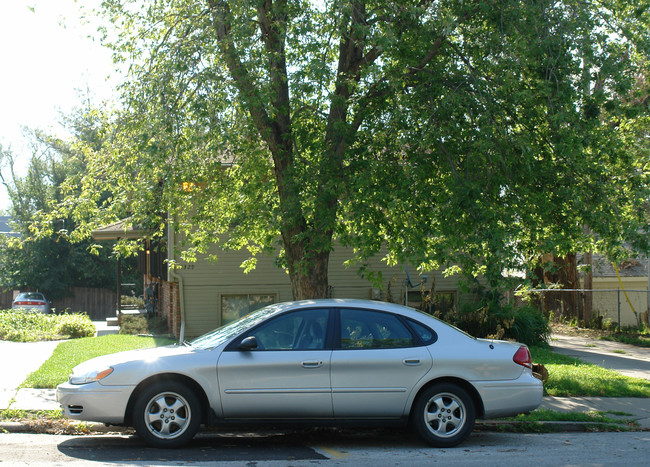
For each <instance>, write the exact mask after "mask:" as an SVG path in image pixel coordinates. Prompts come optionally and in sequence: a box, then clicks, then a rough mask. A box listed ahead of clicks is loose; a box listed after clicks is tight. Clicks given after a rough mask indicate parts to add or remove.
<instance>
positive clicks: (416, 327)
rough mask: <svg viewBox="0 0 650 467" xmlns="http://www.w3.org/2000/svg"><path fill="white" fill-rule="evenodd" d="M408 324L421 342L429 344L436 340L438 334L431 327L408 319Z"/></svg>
mask: <svg viewBox="0 0 650 467" xmlns="http://www.w3.org/2000/svg"><path fill="white" fill-rule="evenodd" d="M408 323H409V325H410V326H411V328H413V331H415V333H416V334H417V335H418V337H419V338H420V340H421V341H422V343H423V344H425V345H429V344H432V343H434V342H435V341H436V339H437V338H438V336H437V335H436V333H434V332H433V331H432V330H431V329H429V328H427V327H425V326H423V325H421V324H420V323H416V322H415V321H412V320H410V319H409V320H408Z"/></svg>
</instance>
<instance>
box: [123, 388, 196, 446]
mask: <svg viewBox="0 0 650 467" xmlns="http://www.w3.org/2000/svg"><path fill="white" fill-rule="evenodd" d="M200 425H201V403H200V401H199V399H198V397H197V396H196V394H195V393H194V391H192V390H191V389H190V388H188V387H187V386H186V385H185V384H183V383H179V382H175V381H169V382H159V383H156V384H154V385H153V386H151V387H150V388H147V389H145V390H144V391H143V392H142V393H141V394H140V395H139V396H138V399H137V400H136V403H135V405H134V406H133V427H134V428H135V431H136V432H137V433H138V435H139V436H140V437H141V438H142V439H144V441H145V442H147V444H149V445H151V446H155V447H159V448H175V447H179V446H182V445H184V444H187V443H188V442H190V440H191V439H192V438H194V435H195V434H196V432H197V431H198V430H199V426H200Z"/></svg>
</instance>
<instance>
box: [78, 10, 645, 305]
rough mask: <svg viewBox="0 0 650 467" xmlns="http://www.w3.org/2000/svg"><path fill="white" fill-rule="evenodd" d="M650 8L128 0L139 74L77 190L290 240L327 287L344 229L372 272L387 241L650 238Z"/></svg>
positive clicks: (442, 244)
mask: <svg viewBox="0 0 650 467" xmlns="http://www.w3.org/2000/svg"><path fill="white" fill-rule="evenodd" d="M645 3H646V2H643V1H642V2H638V1H635V2H634V3H633V2H628V1H622V0H621V1H598V2H577V1H545V0H540V1H526V2H522V1H520V0H488V1H462V0H455V1H432V0H413V1H400V2H395V1H382V0H375V1H364V0H329V1H328V0H325V1H318V2H316V1H314V2H310V1H307V0H252V1H245V0H230V1H226V0H203V1H197V0H148V1H142V0H137V1H136V0H133V1H131V0H106V1H104V2H102V7H101V9H100V12H99V13H100V14H102V15H103V18H104V21H105V23H104V25H103V27H102V29H101V30H102V32H103V33H104V40H105V41H106V43H107V44H108V45H109V46H110V47H112V48H113V50H114V51H115V57H116V60H117V61H118V62H121V63H127V64H128V70H129V73H128V79H127V80H126V82H125V84H124V86H123V87H122V88H121V93H120V96H121V104H122V110H120V111H119V112H117V113H116V114H115V115H113V116H112V117H111V128H112V130H111V134H110V135H109V141H110V144H107V145H105V146H104V147H103V148H102V150H101V151H95V152H90V151H89V154H91V155H90V156H89V157H90V161H91V162H90V163H89V167H88V176H87V177H86V178H85V179H84V180H82V181H81V182H80V186H81V187H82V194H81V195H75V197H74V200H72V199H71V200H69V201H75V202H74V203H73V204H74V208H75V209H76V210H77V212H81V213H84V215H86V214H88V213H90V212H92V213H94V216H95V219H96V221H97V222H106V221H109V220H115V219H116V218H117V217H118V216H121V215H124V214H125V213H128V214H129V215H130V216H131V220H132V222H133V223H137V224H139V225H141V226H142V225H144V226H148V227H149V228H151V229H153V230H157V231H159V232H162V226H163V225H164V224H165V222H166V221H167V220H168V219H171V221H172V222H174V223H175V228H176V229H177V230H178V231H181V232H183V233H184V237H183V238H185V239H186V242H187V243H186V248H185V252H184V254H185V255H186V256H187V257H192V256H193V255H195V254H197V253H200V252H205V251H207V249H208V248H209V245H210V244H212V243H214V242H221V245H222V246H224V247H229V248H248V250H249V251H250V252H251V260H250V263H249V265H250V266H251V267H252V266H253V265H254V259H255V256H256V255H257V254H259V253H261V252H263V251H268V250H274V249H275V248H276V247H277V246H278V245H277V243H278V239H280V246H281V248H282V251H283V256H282V257H281V260H282V261H281V262H282V264H283V265H284V266H285V267H286V268H287V269H288V271H289V275H290V278H291V284H292V288H293V294H294V297H295V298H308V297H323V296H325V295H326V294H327V285H328V281H327V270H328V261H329V255H330V252H331V251H332V249H333V248H334V241H339V242H340V243H341V244H343V245H346V246H351V247H353V249H354V252H355V253H354V254H355V258H351V260H353V259H354V260H356V261H357V262H358V264H359V266H360V267H361V268H363V267H364V261H365V260H366V259H368V258H369V257H371V256H373V255H377V254H378V253H380V252H385V251H387V252H388V253H387V255H386V260H387V261H389V262H391V263H393V264H399V263H401V262H403V261H409V262H411V263H412V264H415V265H418V266H422V267H426V268H437V267H448V268H452V269H451V270H456V268H457V267H458V268H460V269H461V270H462V271H464V272H466V273H467V274H468V275H476V274H479V273H483V274H486V276H487V277H488V278H489V279H490V280H491V281H492V282H496V281H497V280H498V278H500V277H501V273H502V271H503V269H504V268H506V267H514V266H520V265H521V263H522V262H525V261H526V260H527V259H529V258H536V257H539V255H540V253H555V254H559V255H563V254H567V253H570V252H575V251H579V250H585V251H586V250H590V249H592V248H596V249H599V250H601V251H605V252H609V253H611V252H614V251H616V250H617V249H618V248H620V246H621V245H622V243H623V241H624V240H630V241H636V242H637V244H638V246H639V247H640V248H645V247H646V246H647V241H645V238H644V237H643V236H642V235H639V234H638V232H639V229H644V228H645V227H646V225H647V216H646V215H645V210H644V203H645V201H646V200H647V198H648V184H647V175H648V173H647V168H646V164H647V162H648V160H647V152H645V151H638V150H631V149H632V148H635V147H638V145H647V138H646V140H643V139H639V138H638V135H634V134H633V131H629V129H630V128H636V129H638V128H639V126H638V124H637V123H638V121H639V119H640V118H643V115H644V114H643V111H641V112H636V113H635V112H632V111H631V107H632V104H630V100H626V99H621V96H627V95H629V94H630V93H632V92H633V90H634V89H635V83H638V77H639V76H642V75H643V71H644V69H645V67H646V66H647V62H646V61H645V58H646V57H647V51H648V48H647V39H648V30H649V28H648V19H649V18H648V8H647V5H645V6H644V5H642V4H645ZM646 110H647V109H646ZM106 186H110V190H111V196H110V197H109V198H107V199H104V200H103V201H100V194H101V193H103V192H104V193H105V191H104V190H105V188H106ZM168 215H169V217H167V216H168ZM587 227H588V229H587ZM86 232H87V230H86ZM384 248H385V249H387V250H384ZM382 254H383V253H382Z"/></svg>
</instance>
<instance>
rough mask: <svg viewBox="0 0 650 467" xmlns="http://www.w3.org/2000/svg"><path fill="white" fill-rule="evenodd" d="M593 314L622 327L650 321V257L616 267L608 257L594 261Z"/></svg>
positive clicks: (631, 259)
mask: <svg viewBox="0 0 650 467" xmlns="http://www.w3.org/2000/svg"><path fill="white" fill-rule="evenodd" d="M592 268H593V281H592V283H593V285H592V287H593V299H592V300H593V314H594V316H600V317H602V318H603V319H607V320H610V321H612V322H617V323H620V325H621V326H636V325H637V324H639V323H640V322H645V323H647V322H648V308H649V306H650V292H649V291H648V290H649V289H648V284H649V282H650V279H649V278H648V258H641V257H639V258H637V257H634V258H630V259H628V260H626V261H623V262H621V263H618V264H613V263H612V262H611V261H609V260H607V258H605V257H603V256H600V255H594V258H593V265H592Z"/></svg>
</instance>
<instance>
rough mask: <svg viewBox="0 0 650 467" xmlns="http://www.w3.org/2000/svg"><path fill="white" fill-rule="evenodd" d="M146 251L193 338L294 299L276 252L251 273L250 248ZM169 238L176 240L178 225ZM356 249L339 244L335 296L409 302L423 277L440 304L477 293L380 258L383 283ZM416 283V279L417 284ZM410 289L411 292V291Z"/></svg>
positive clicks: (333, 259) (163, 309)
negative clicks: (195, 254) (361, 264)
mask: <svg viewBox="0 0 650 467" xmlns="http://www.w3.org/2000/svg"><path fill="white" fill-rule="evenodd" d="M93 238H94V239H95V240H116V239H118V238H143V235H142V233H141V232H137V231H135V230H133V229H129V230H125V228H124V223H116V224H113V225H111V226H106V227H104V228H102V229H99V230H97V231H95V232H93ZM144 241H145V246H144V251H143V252H142V253H141V254H140V261H139V270H140V272H141V273H143V275H144V277H145V279H144V280H145V287H146V286H147V285H149V283H151V282H157V283H158V284H159V287H158V294H159V297H158V311H159V313H160V314H162V315H164V316H166V317H167V319H168V321H169V324H170V328H171V330H172V331H173V333H174V334H175V335H176V336H177V337H180V338H192V337H195V336H199V335H201V334H203V333H205V332H208V331H210V330H211V329H214V328H216V327H219V326H221V325H223V324H226V323H228V322H230V321H232V320H234V319H237V318H238V317H240V316H244V315H245V314H247V313H249V312H250V311H253V310H255V309H257V308H259V307H261V306H264V305H266V304H270V303H275V302H283V301H289V300H291V299H292V293H291V284H290V280H289V276H288V274H287V273H286V272H285V271H284V270H282V269H280V268H278V267H277V266H276V265H275V261H274V259H275V258H273V257H270V256H265V255H260V256H259V257H258V260H257V267H256V268H255V269H254V270H253V271H251V272H249V273H247V274H245V273H244V271H243V269H242V268H241V264H242V262H243V261H244V260H245V259H247V257H248V254H247V252H245V251H221V250H220V251H216V250H215V252H214V253H218V257H219V260H218V261H216V262H214V261H209V260H207V259H206V258H207V255H206V256H205V257H201V258H198V259H197V261H196V262H194V263H185V262H182V261H180V260H178V258H176V257H175V256H174V248H173V247H171V246H170V248H164V247H162V248H156V247H155V245H151V244H149V243H148V241H147V240H144ZM168 241H169V243H170V244H171V245H174V244H175V243H176V237H175V235H174V232H173V231H172V230H170V231H169V234H168ZM350 258H351V251H350V250H347V249H345V248H336V249H335V250H334V251H333V252H332V253H331V256H330V261H329V265H330V267H329V284H330V297H331V298H363V299H375V300H385V301H391V302H396V303H404V302H405V297H406V296H407V295H408V303H409V305H411V306H415V307H417V306H419V305H420V304H421V301H422V298H421V296H422V294H421V289H422V287H421V286H420V285H419V284H420V282H422V280H423V279H425V278H426V279H425V280H424V282H423V284H422V286H423V287H424V289H426V290H428V289H431V287H432V284H433V285H434V290H435V294H434V302H435V303H436V304H437V305H436V306H437V307H442V308H450V307H458V305H459V303H463V302H465V301H469V300H471V299H472V296H471V295H465V294H461V292H460V291H459V286H458V277H453V276H452V277H443V276H442V274H441V273H439V272H435V273H434V272H430V273H427V274H426V275H422V276H418V275H417V274H415V272H414V270H413V269H411V278H412V282H411V283H410V284H409V276H408V271H407V270H406V269H405V268H404V267H402V266H400V267H389V266H387V265H386V264H385V263H384V262H382V261H380V260H379V259H378V260H377V261H375V262H374V264H372V265H371V266H372V267H373V268H374V269H373V270H374V271H381V273H382V275H383V279H384V288H383V289H377V288H374V287H373V286H372V284H371V283H370V282H369V281H368V280H367V279H364V278H362V277H360V276H359V275H358V274H357V269H356V268H355V267H346V266H345V265H344V262H345V261H347V260H349V259H350ZM167 260H170V261H174V260H175V261H176V264H177V268H175V269H169V268H168V267H167V264H168V262H167ZM414 283H415V284H414ZM407 292H408V294H407Z"/></svg>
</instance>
